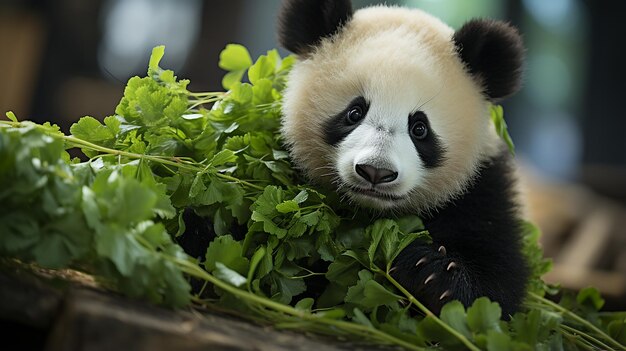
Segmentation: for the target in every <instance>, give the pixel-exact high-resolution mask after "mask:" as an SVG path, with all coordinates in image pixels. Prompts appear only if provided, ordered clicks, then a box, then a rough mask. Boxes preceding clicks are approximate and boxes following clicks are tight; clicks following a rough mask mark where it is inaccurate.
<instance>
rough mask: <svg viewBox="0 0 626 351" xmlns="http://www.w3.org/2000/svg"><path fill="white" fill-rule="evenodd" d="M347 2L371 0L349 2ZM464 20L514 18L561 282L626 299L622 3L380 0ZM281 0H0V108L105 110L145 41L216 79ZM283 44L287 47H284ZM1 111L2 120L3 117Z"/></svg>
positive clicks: (531, 203) (535, 208)
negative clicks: (225, 59)
mask: <svg viewBox="0 0 626 351" xmlns="http://www.w3.org/2000/svg"><path fill="white" fill-rule="evenodd" d="M353 2H354V7H355V8H359V7H363V6H367V5H369V4H371V3H376V1H364V0H357V1H353ZM386 3H388V4H399V5H406V6H410V7H417V8H421V9H424V10H426V11H428V12H430V13H432V14H434V15H436V16H438V17H440V18H442V19H443V20H444V21H445V22H447V23H448V24H450V25H451V26H452V27H454V28H458V27H459V26H461V25H462V24H463V23H464V22H465V21H466V20H468V19H470V18H473V17H492V18H499V19H503V20H507V21H510V22H511V23H512V24H514V25H515V26H517V27H518V28H519V29H520V31H521V33H522V34H523V37H524V40H525V44H526V46H527V49H528V51H527V66H526V75H525V83H524V88H523V90H522V92H521V93H519V94H517V95H516V96H515V97H514V98H512V99H509V100H508V101H506V102H505V103H504V110H505V117H506V120H507V122H508V124H509V130H510V132H511V135H512V138H513V140H514V142H515V144H516V149H517V159H518V161H519V163H520V169H521V174H522V179H523V185H524V189H525V192H524V194H525V196H526V197H527V203H528V214H529V217H530V218H531V219H532V220H533V221H535V222H536V223H537V224H538V225H539V227H540V228H541V229H542V231H543V236H542V238H541V241H542V244H543V246H544V250H545V252H546V255H547V256H549V257H551V258H553V259H554V263H555V266H554V269H553V271H552V272H551V273H550V274H549V275H548V276H547V277H546V279H547V280H548V281H549V282H553V283H556V282H559V283H561V285H562V286H563V287H565V288H571V289H580V288H583V287H585V286H588V285H593V286H596V287H597V288H599V289H600V290H601V292H602V293H603V296H604V297H605V298H606V299H607V305H606V308H607V309H622V310H623V309H626V209H625V207H624V206H625V204H626V138H625V135H626V132H625V131H626V118H625V116H624V112H623V111H624V108H623V106H622V105H621V104H622V103H623V102H624V100H622V99H623V98H624V97H623V96H622V95H624V94H625V93H626V88H625V84H626V65H625V64H624V62H626V48H624V47H623V46H624V45H625V39H624V34H626V31H625V30H624V27H622V25H623V23H622V22H623V18H624V14H626V2H625V1H594V0H550V1H544V0H506V1H503V0H471V1H468V0H404V1H401V0H396V1H392V0H387V1H386ZM279 5H280V1H279V0H264V1H258V0H212V1H201V0H90V1H84V0H54V1H52V0H47V1H46V0H39V1H37V0H13V1H11V0H0V50H1V52H2V53H1V54H0V72H2V74H1V75H0V77H2V79H1V81H0V112H2V116H3V115H4V112H5V111H8V110H12V111H14V112H15V113H16V115H17V116H18V117H19V118H20V119H30V120H34V121H37V122H44V121H51V122H53V123H57V124H59V125H60V126H61V127H62V129H63V130H64V131H66V132H67V131H68V129H69V126H70V124H71V123H73V122H75V121H76V120H77V119H78V118H80V117H81V116H84V115H91V116H94V117H96V118H100V119H102V118H104V117H105V116H107V115H110V114H112V113H113V112H114V109H115V106H116V105H117V103H118V101H119V99H120V98H121V96H122V94H123V89H124V86H125V82H126V81H127V79H128V78H129V77H131V76H133V75H145V72H146V69H147V63H148V57H149V54H150V51H151V49H152V47H154V46H156V45H159V44H165V45H166V55H165V58H164V60H163V61H162V66H163V67H166V68H170V69H173V70H174V71H175V72H176V73H177V75H178V76H179V77H183V78H188V79H190V80H191V84H190V89H191V90H196V91H216V90H222V87H221V84H220V82H221V77H222V75H223V72H222V71H221V70H220V69H219V68H218V67H217V62H218V59H219V52H220V51H221V50H222V49H223V48H224V46H225V45H226V44H227V43H231V42H236V43H241V44H243V45H245V46H246V47H248V49H249V50H250V52H251V54H252V56H253V57H256V56H258V55H260V54H264V53H265V52H266V51H267V50H269V49H272V48H275V47H277V46H278V44H277V42H276V35H275V25H276V23H275V22H276V21H275V17H276V13H277V11H278V7H279ZM281 53H283V54H286V52H285V51H284V50H281ZM0 118H4V117H0Z"/></svg>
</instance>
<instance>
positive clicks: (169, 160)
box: [0, 121, 265, 191]
mask: <svg viewBox="0 0 626 351" xmlns="http://www.w3.org/2000/svg"><path fill="white" fill-rule="evenodd" d="M2 125H8V126H10V127H14V128H20V127H24V126H27V125H28V126H32V127H35V128H37V129H39V130H40V131H42V132H44V133H46V134H47V135H49V136H51V137H55V138H60V139H62V140H63V141H65V142H67V143H68V144H70V145H71V146H75V147H79V148H85V149H89V150H92V151H98V152H101V153H104V154H108V155H115V156H124V157H128V158H132V159H143V160H148V161H152V162H156V163H160V164H163V165H169V166H173V167H176V168H178V169H184V170H187V171H190V172H194V173H198V172H202V171H203V170H204V169H205V168H206V166H204V165H202V167H199V166H197V165H198V163H195V162H189V161H183V160H182V159H181V158H177V157H163V156H153V155H146V154H136V153H132V152H128V151H122V150H116V149H111V148H108V147H104V146H100V145H97V144H94V143H91V142H88V141H85V140H82V139H78V138H76V137H74V136H71V135H70V136H68V135H64V134H62V133H51V132H50V131H49V130H48V129H46V128H45V127H43V126H41V125H39V124H36V123H31V122H10V121H0V126H2ZM215 175H216V176H217V177H219V178H222V179H224V180H228V181H231V182H235V183H239V184H241V185H245V186H247V187H249V188H252V189H256V190H261V191H262V190H263V189H265V188H264V187H262V186H259V185H256V184H252V183H250V182H247V181H245V180H241V179H238V178H235V177H233V176H230V175H228V174H222V173H216V174H215Z"/></svg>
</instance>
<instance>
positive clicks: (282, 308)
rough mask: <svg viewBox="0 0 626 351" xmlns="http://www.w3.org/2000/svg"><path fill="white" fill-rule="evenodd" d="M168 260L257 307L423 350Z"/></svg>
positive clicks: (187, 264) (365, 327)
mask: <svg viewBox="0 0 626 351" xmlns="http://www.w3.org/2000/svg"><path fill="white" fill-rule="evenodd" d="M169 259H171V260H172V261H173V262H174V263H176V264H177V265H178V266H179V267H180V268H181V269H182V270H183V272H185V273H187V274H189V275H191V276H194V277H196V278H199V279H203V280H206V281H208V282H210V283H211V284H213V285H215V286H217V287H219V288H220V289H222V290H225V291H227V292H229V293H230V294H232V295H233V296H236V297H239V298H241V299H243V300H247V301H252V302H254V303H256V304H258V305H261V306H264V307H266V308H269V309H272V310H274V311H278V312H282V313H284V314H287V315H290V316H295V317H298V318H301V319H304V320H309V321H312V322H314V323H323V324H327V325H330V326H334V327H337V328H340V329H343V330H349V331H351V332H353V333H359V334H361V335H368V336H370V337H373V338H375V339H377V340H380V341H383V342H385V343H388V344H395V345H399V346H402V347H404V348H406V349H409V350H416V351H423V350H424V349H423V348H421V347H419V346H416V345H413V344H411V343H409V342H406V341H404V340H401V339H398V338H396V337H394V336H392V335H389V334H387V333H384V332H382V331H380V330H378V329H374V328H370V327H367V326H364V325H360V324H355V323H350V322H344V321H337V320H332V319H325V318H321V317H318V316H315V315H313V314H311V313H308V312H306V311H301V310H297V309H295V308H293V307H291V306H288V305H283V304H281V303H278V302H275V301H272V300H270V299H267V298H264V297H261V296H258V295H255V294H253V293H250V292H248V291H245V290H241V289H237V288H236V287H234V286H232V285H229V284H227V283H225V282H223V281H221V280H219V279H217V278H215V277H214V276H213V275H211V274H209V273H208V272H206V271H205V270H203V269H201V268H200V267H198V266H196V265H195V264H193V263H191V262H188V261H186V260H182V259H179V258H174V257H169Z"/></svg>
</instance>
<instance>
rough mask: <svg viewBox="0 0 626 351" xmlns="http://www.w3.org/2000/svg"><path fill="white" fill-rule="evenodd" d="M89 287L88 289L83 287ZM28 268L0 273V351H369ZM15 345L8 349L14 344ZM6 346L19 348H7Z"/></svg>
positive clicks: (3, 268)
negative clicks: (173, 307) (162, 304)
mask: <svg viewBox="0 0 626 351" xmlns="http://www.w3.org/2000/svg"><path fill="white" fill-rule="evenodd" d="M85 285H87V286H85ZM88 285H89V284H75V283H71V282H70V283H68V282H67V281H66V280H65V279H61V278H54V277H53V278H47V277H42V276H40V275H39V274H37V275H35V274H33V273H31V272H28V271H26V270H23V269H19V267H18V268H16V267H9V268H7V267H6V266H3V267H0V329H1V330H4V332H3V333H2V334H3V342H2V344H3V345H4V346H2V347H0V349H2V350H4V351H8V350H20V351H23V350H30V349H41V350H46V351H66V350H67V351H74V350H89V351H111V350H113V351H116V350H119V351H122V350H146V351H148V350H150V351H159V350H168V351H177V350H191V351H194V350H233V351H234V350H255V351H264V350H268V351H269V350H276V351H283V350H284V351H288V350H289V351H292V350H294V351H297V350H300V351H308V350H311V351H313V350H315V351H321V350H329V351H335V350H337V351H339V350H371V349H374V348H372V347H368V346H365V345H354V344H353V343H349V342H346V341H339V340H336V339H332V338H324V337H321V336H316V335H307V334H306V333H296V332H292V331H279V330H275V329H273V328H271V327H267V326H259V325H256V324H253V323H250V322H247V321H244V320H238V319H235V318H232V317H229V316H222V315H217V314H207V313H202V314H201V313H199V312H197V311H194V310H186V311H173V310H169V309H165V308H160V307H157V306H153V305H150V304H147V303H144V302H141V301H133V300H130V299H126V298H124V297H121V296H116V295H114V294H111V293H107V292H104V291H99V290H96V289H93V288H89V287H88ZM9 341H10V342H9ZM6 345H15V346H14V347H6Z"/></svg>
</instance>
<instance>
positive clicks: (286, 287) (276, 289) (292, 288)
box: [270, 271, 306, 304]
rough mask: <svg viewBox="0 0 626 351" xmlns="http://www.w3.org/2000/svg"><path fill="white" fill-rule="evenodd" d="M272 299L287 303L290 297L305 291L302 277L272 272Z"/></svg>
mask: <svg viewBox="0 0 626 351" xmlns="http://www.w3.org/2000/svg"><path fill="white" fill-rule="evenodd" d="M270 277H271V279H272V281H273V284H272V300H275V301H278V302H280V303H284V304H288V303H290V302H291V299H292V298H293V297H294V296H296V295H299V294H301V293H303V292H305V291H306V284H304V281H303V280H302V279H297V278H292V277H286V276H285V275H283V274H281V273H279V272H276V271H274V272H272V273H271V274H270Z"/></svg>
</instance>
